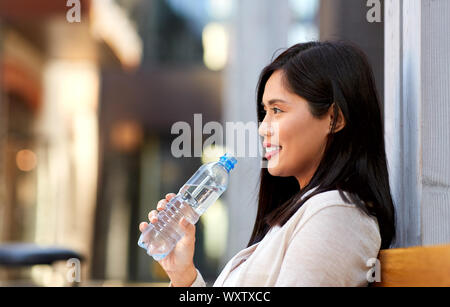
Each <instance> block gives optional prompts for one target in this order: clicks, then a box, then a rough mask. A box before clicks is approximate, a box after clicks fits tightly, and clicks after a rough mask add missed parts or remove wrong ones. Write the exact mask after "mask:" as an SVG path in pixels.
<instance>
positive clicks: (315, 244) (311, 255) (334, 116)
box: [140, 41, 395, 286]
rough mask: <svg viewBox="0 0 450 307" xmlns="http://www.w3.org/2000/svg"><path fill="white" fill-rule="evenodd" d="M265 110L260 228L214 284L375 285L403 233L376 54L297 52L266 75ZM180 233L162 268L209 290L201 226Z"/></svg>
mask: <svg viewBox="0 0 450 307" xmlns="http://www.w3.org/2000/svg"><path fill="white" fill-rule="evenodd" d="M257 102H258V104H257V112H258V120H259V121H260V122H262V124H261V125H260V129H259V133H260V135H261V136H262V138H263V146H264V148H266V155H265V158H266V160H268V161H267V163H268V164H267V168H263V169H262V170H261V177H260V190H259V199H258V212H257V216H256V222H255V224H254V229H253V233H252V236H251V238H250V241H249V243H248V247H247V248H246V249H244V250H242V251H241V252H239V253H238V254H237V255H236V256H235V257H233V259H231V260H230V261H229V262H228V264H227V265H226V266H225V268H224V269H223V271H222V273H221V274H220V276H219V277H218V279H217V280H216V282H215V283H214V286H366V285H367V283H368V282H367V272H368V270H369V267H368V266H367V263H368V261H369V260H370V259H371V258H376V257H377V255H378V252H379V250H380V248H388V247H389V246H390V244H391V242H392V241H393V239H394V235H395V213H394V206H393V202H392V198H391V195H390V187H389V178H388V171H387V163H386V154H385V148H384V138H383V125H382V118H381V112H380V105H379V99H378V95H377V91H376V88H375V83H374V78H373V73H372V70H371V68H370V65H369V64H368V61H367V58H366V56H365V55H364V53H363V52H362V51H361V50H359V49H358V48H357V47H355V46H353V45H351V44H350V43H346V42H343V41H337V42H309V43H304V44H297V45H294V46H293V47H291V48H289V49H287V50H286V51H284V52H283V53H282V54H281V55H280V56H278V57H277V58H276V59H275V60H274V61H273V62H272V63H271V64H270V65H268V66H267V67H266V68H264V70H263V71H262V73H261V76H260V80H259V84H258V90H257ZM174 195H175V194H168V195H166V199H164V200H161V201H160V202H159V203H158V207H157V210H164V207H165V204H166V203H167V201H168V200H170V199H171V198H172V197H173V196H174ZM156 214H157V211H155V210H153V211H152V212H150V213H149V220H150V222H152V223H154V222H155V221H156ZM147 225H148V224H147V223H145V222H143V223H141V225H140V230H141V231H144V230H145V228H146V227H147ZM180 225H181V227H183V229H184V231H185V232H186V235H185V236H184V237H183V239H182V240H180V241H179V242H178V244H177V245H176V247H175V249H174V250H173V251H172V252H171V254H169V255H168V256H167V257H166V258H165V259H163V260H161V261H160V264H161V265H162V267H163V268H164V270H165V271H166V272H167V274H168V276H169V277H170V280H171V285H172V286H204V285H205V283H204V281H203V278H202V276H201V274H200V272H199V271H198V270H197V269H196V268H195V266H194V263H193V255H194V242H195V226H194V225H191V224H190V223H188V222H187V221H185V220H182V221H181V222H180Z"/></svg>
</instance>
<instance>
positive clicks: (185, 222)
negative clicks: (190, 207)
mask: <svg viewBox="0 0 450 307" xmlns="http://www.w3.org/2000/svg"><path fill="white" fill-rule="evenodd" d="M181 224H182V225H183V226H184V227H186V226H187V225H189V222H188V221H187V220H186V219H185V218H183V219H182V220H181Z"/></svg>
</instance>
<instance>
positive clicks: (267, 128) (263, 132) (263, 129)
mask: <svg viewBox="0 0 450 307" xmlns="http://www.w3.org/2000/svg"><path fill="white" fill-rule="evenodd" d="M258 133H259V135H260V136H262V137H268V136H272V135H273V133H274V131H273V128H272V126H271V125H269V124H268V123H267V122H266V121H263V122H262V123H261V125H260V126H259V128H258Z"/></svg>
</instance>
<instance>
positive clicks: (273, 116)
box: [259, 70, 333, 188]
mask: <svg viewBox="0 0 450 307" xmlns="http://www.w3.org/2000/svg"><path fill="white" fill-rule="evenodd" d="M262 103H263V105H264V109H265V111H266V115H265V118H264V121H263V122H262V124H261V126H260V127H259V134H260V135H261V136H263V137H264V143H263V147H264V149H265V150H264V154H265V157H266V158H267V159H268V165H267V168H268V171H269V173H270V174H271V175H272V176H281V177H289V176H294V177H296V178H297V180H298V182H299V184H300V187H301V188H303V187H304V186H305V185H306V184H307V183H308V182H309V181H310V179H311V178H312V176H313V175H314V172H315V171H316V169H317V167H318V166H319V163H320V161H321V159H322V156H323V154H324V151H325V146H326V141H327V135H328V133H329V132H330V123H331V122H332V119H333V114H332V108H330V111H329V112H328V113H327V115H326V116H324V117H322V119H317V118H314V117H313V116H312V114H311V113H310V111H309V109H308V103H307V101H306V100H305V99H304V98H302V97H300V96H298V95H296V94H294V93H292V92H291V91H290V90H289V89H288V88H287V87H286V86H285V85H284V80H283V72H282V71H280V70H277V71H275V72H274V73H273V74H272V76H271V77H270V78H269V80H268V81H267V83H266V87H265V90H264V95H263V101H262Z"/></svg>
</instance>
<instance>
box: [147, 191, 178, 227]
mask: <svg viewBox="0 0 450 307" xmlns="http://www.w3.org/2000/svg"><path fill="white" fill-rule="evenodd" d="M175 196H176V194H175V193H167V194H166V196H165V199H161V200H160V201H159V202H158V204H157V205H156V210H152V211H150V212H149V213H148V220H149V222H150V223H152V224H153V223H156V222H157V221H158V211H161V210H164V209H165V208H166V205H167V203H168V202H169V201H170V200H171V199H172V198H174V197H175ZM147 227H148V223H146V222H142V223H141V224H139V230H140V231H141V232H142V231H144V230H145V229H146V228H147Z"/></svg>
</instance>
